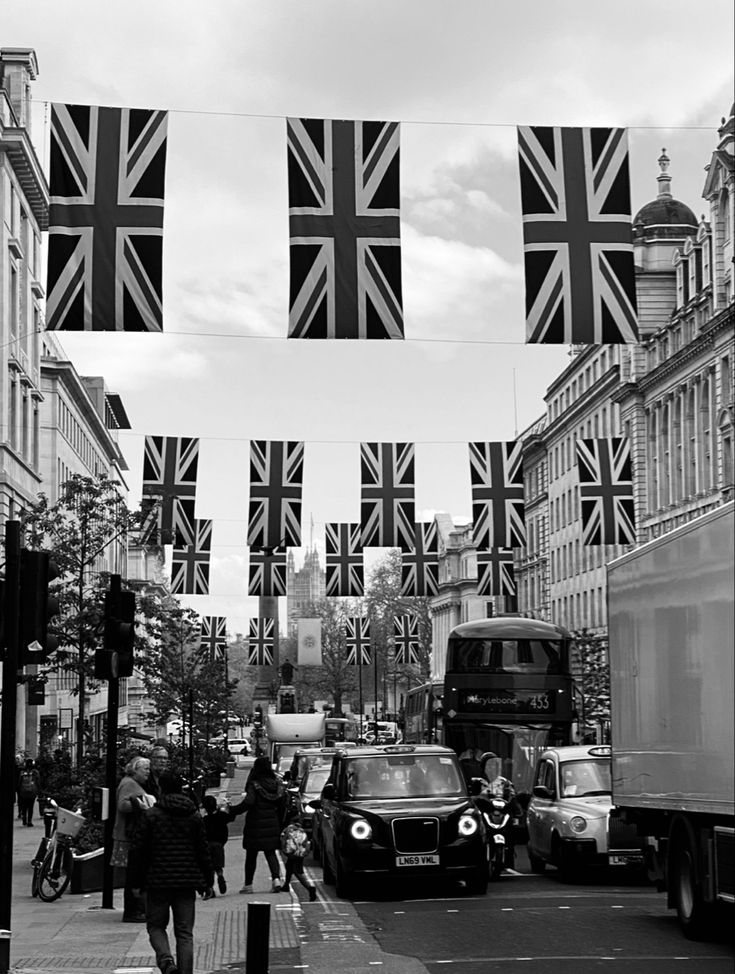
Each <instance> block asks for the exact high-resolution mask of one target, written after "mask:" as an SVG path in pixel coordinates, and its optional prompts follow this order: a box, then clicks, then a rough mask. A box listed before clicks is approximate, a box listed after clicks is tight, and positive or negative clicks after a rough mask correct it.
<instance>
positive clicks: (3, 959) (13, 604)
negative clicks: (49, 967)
mask: <svg viewBox="0 0 735 974" xmlns="http://www.w3.org/2000/svg"><path fill="white" fill-rule="evenodd" d="M4 601H5V605H4V606H3V620H4V626H5V656H4V658H3V696H2V719H1V720H0V773H1V774H2V778H3V781H4V782H5V787H4V788H1V789H0V974H7V972H8V970H9V969H10V936H11V912H12V895H13V892H12V891H13V824H14V818H15V789H14V788H13V787H12V786H11V785H10V782H11V781H13V780H14V778H15V717H16V713H17V709H18V690H17V685H18V682H17V681H18V662H19V656H20V647H19V645H18V640H19V636H20V634H19V632H18V617H19V614H20V521H6V522H5V586H4ZM11 776H12V777H11Z"/></svg>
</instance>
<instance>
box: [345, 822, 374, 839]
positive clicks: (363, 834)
mask: <svg viewBox="0 0 735 974" xmlns="http://www.w3.org/2000/svg"><path fill="white" fill-rule="evenodd" d="M372 834H373V830H372V828H371V827H370V823H369V822H366V821H365V819H364V818H358V820H357V821H356V822H353V823H352V825H351V826H350V835H351V836H352V838H353V839H359V840H361V841H364V840H365V839H369V838H371V837H372Z"/></svg>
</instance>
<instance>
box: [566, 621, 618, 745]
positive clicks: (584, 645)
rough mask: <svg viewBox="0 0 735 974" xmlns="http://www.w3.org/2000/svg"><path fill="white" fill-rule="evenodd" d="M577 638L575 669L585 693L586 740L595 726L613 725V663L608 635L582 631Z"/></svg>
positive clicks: (578, 632) (583, 733)
mask: <svg viewBox="0 0 735 974" xmlns="http://www.w3.org/2000/svg"><path fill="white" fill-rule="evenodd" d="M572 635H573V636H574V646H575V649H574V656H573V659H572V670H573V672H575V671H576V672H577V673H578V674H579V678H578V686H579V689H580V691H581V707H580V710H581V713H580V723H581V725H582V737H583V738H584V737H585V736H586V735H587V734H588V733H591V732H592V730H593V729H594V728H595V726H598V727H601V728H602V729H603V734H604V733H605V730H606V729H607V728H609V726H610V662H609V657H608V645H607V635H601V634H595V633H591V632H589V631H588V630H586V629H579V630H576V631H575V632H573V633H572Z"/></svg>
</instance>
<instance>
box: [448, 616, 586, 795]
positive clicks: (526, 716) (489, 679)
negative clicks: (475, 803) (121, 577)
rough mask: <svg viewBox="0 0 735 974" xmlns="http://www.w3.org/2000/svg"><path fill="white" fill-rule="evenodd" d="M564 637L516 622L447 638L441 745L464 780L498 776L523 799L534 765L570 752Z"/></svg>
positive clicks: (505, 619) (470, 627)
mask: <svg viewBox="0 0 735 974" xmlns="http://www.w3.org/2000/svg"><path fill="white" fill-rule="evenodd" d="M571 644H572V636H571V634H570V633H569V632H567V630H566V629H563V628H561V627H560V626H555V625H552V624H551V623H548V622H541V621H539V620H537V619H524V618H521V617H519V616H496V617H494V618H490V619H481V620H478V621H476V622H465V623H463V624H462V625H460V626H457V627H456V628H455V629H453V630H452V631H451V632H450V634H449V643H448V646H447V661H446V672H445V675H444V714H443V725H444V743H445V744H447V745H448V746H449V747H451V748H452V749H453V750H454V751H456V752H457V755H458V756H459V759H460V764H461V765H462V769H463V771H464V774H465V776H466V777H467V778H468V779H469V778H471V777H483V776H484V777H488V771H489V770H491V772H492V774H493V775H497V774H500V775H501V776H502V777H504V778H507V779H508V780H510V781H512V783H513V786H514V788H515V791H516V794H517V795H518V796H519V798H521V799H522V798H523V797H524V796H528V795H530V793H531V788H532V775H533V770H534V765H535V763H536V758H537V757H538V755H539V754H540V753H541V752H542V751H543V750H545V749H546V748H547V747H552V746H559V745H564V744H571V743H573V741H572V723H573V720H574V719H575V715H574V708H573V687H572V675H571V672H570V669H569V658H570V648H571Z"/></svg>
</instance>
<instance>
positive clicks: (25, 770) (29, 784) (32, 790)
mask: <svg viewBox="0 0 735 974" xmlns="http://www.w3.org/2000/svg"><path fill="white" fill-rule="evenodd" d="M40 786H41V776H40V775H39V773H38V771H37V769H36V767H35V765H34V763H33V759H32V758H26V762H25V764H24V765H23V767H22V769H21V772H20V774H19V775H18V789H17V794H18V814H19V816H20V818H21V820H22V822H23V825H27V826H30V827H32V826H33V806H34V804H35V802H36V799H37V798H38V793H39V791H40Z"/></svg>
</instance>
